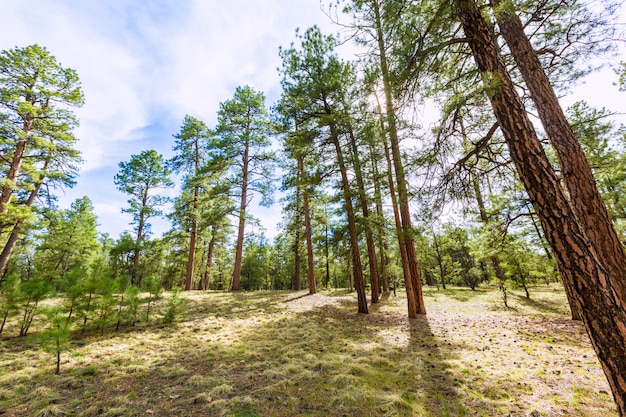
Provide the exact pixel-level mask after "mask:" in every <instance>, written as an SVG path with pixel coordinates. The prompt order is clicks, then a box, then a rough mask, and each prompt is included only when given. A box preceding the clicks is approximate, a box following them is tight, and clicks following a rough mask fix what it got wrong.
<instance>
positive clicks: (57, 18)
mask: <svg viewBox="0 0 626 417" xmlns="http://www.w3.org/2000/svg"><path fill="white" fill-rule="evenodd" d="M0 9H1V10H2V25H1V26H0V49H2V50H4V49H10V48H13V47H15V46H20V47H23V46H26V45H29V44H34V43H37V44H39V45H42V46H45V47H47V48H48V49H49V50H50V52H51V53H52V54H53V55H54V56H55V57H56V58H57V60H58V61H59V62H61V64H62V65H63V66H65V67H70V68H73V69H75V70H77V71H78V74H79V76H80V79H81V82H82V85H83V90H84V93H85V97H86V103H85V106H84V107H83V108H81V109H79V110H77V111H76V113H77V115H78V117H79V119H80V121H81V126H80V127H79V128H78V129H77V131H76V135H77V136H78V137H79V138H80V142H79V145H78V147H79V149H80V150H81V151H82V154H83V158H84V160H85V163H84V164H83V166H82V167H81V171H80V176H79V178H78V184H77V186H76V187H75V188H73V189H69V190H66V191H65V195H63V194H60V195H59V203H60V205H61V206H62V207H68V206H69V205H70V204H71V202H72V201H73V200H75V199H76V198H79V197H82V196H83V195H87V196H89V197H90V198H91V200H92V201H93V203H94V206H95V211H96V214H97V215H98V218H99V222H100V224H101V226H100V230H101V231H102V232H108V233H109V234H110V235H111V237H113V238H117V237H118V236H119V234H120V232H122V231H124V230H129V229H130V228H131V227H130V226H129V222H130V216H129V215H127V214H123V213H121V209H122V208H123V207H126V205H127V204H126V200H127V196H125V195H124V194H122V193H120V192H119V191H117V190H116V189H115V185H114V183H113V177H114V175H115V173H116V172H117V171H118V165H117V164H118V163H119V162H120V161H128V160H129V159H130V157H131V155H133V154H138V153H140V152H141V151H142V150H146V149H156V150H157V151H158V152H160V153H162V154H164V156H166V157H169V156H171V155H172V151H171V148H172V145H173V138H172V135H173V134H175V133H176V132H178V131H179V128H180V124H181V122H182V120H183V117H184V116H185V115H186V114H189V115H192V116H195V117H197V118H199V119H201V120H203V121H205V122H206V123H207V124H208V125H209V126H214V125H215V121H216V112H217V109H218V106H219V103H220V102H222V101H224V100H227V99H229V98H231V97H232V94H233V92H234V89H235V87H237V86H239V85H245V84H248V85H251V86H253V87H254V88H256V89H258V90H261V91H263V92H265V94H266V96H267V98H268V100H267V104H268V106H269V105H270V104H272V103H273V102H274V101H275V100H276V99H277V98H278V96H279V94H280V84H279V81H280V80H279V76H278V73H277V70H276V68H277V67H278V66H280V59H279V57H278V47H279V46H288V45H289V44H290V43H291V42H292V41H293V40H294V39H295V36H294V33H295V29H296V28H298V27H299V28H300V29H302V30H304V29H306V28H308V27H310V26H312V25H314V24H317V25H318V26H320V27H321V28H322V31H323V32H325V33H332V32H334V31H335V30H336V26H333V25H332V23H331V22H330V20H329V18H328V17H327V16H326V15H325V14H324V13H323V12H322V11H321V10H320V1H319V0H255V1H252V0H228V1H222V0H176V1H174V0H32V1H18V0H0ZM616 79H617V78H616V76H615V75H614V73H613V72H612V70H611V69H610V68H607V69H605V70H604V71H602V72H601V73H598V74H594V75H593V76H591V77H590V78H589V79H588V81H587V83H586V84H585V85H577V86H572V90H573V92H574V93H575V94H574V95H573V96H571V97H566V98H564V100H563V103H564V104H565V105H569V104H571V103H573V102H574V101H575V100H578V99H585V100H587V101H588V102H589V103H590V104H592V105H594V106H598V107H602V106H606V107H608V108H610V109H612V110H614V111H617V112H623V113H626V106H625V104H624V103H626V100H625V94H626V93H620V92H618V91H617V87H615V86H614V85H613V83H614V82H615V81H616ZM618 121H619V122H622V123H626V120H623V117H622V120H618ZM253 214H254V215H256V216H257V217H259V218H260V219H261V221H262V223H263V224H264V226H265V228H266V229H267V235H268V236H269V237H270V238H271V237H273V236H274V235H275V234H276V230H275V225H276V223H277V222H278V221H280V208H279V207H278V205H274V207H272V208H271V209H260V208H255V209H254V211H253ZM152 223H153V228H152V229H153V232H154V234H155V235H156V236H159V235H160V234H161V233H163V232H164V231H166V230H168V229H169V224H168V223H167V222H166V221H158V220H156V219H154V220H152Z"/></svg>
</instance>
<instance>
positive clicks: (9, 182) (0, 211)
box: [0, 120, 32, 234]
mask: <svg viewBox="0 0 626 417" xmlns="http://www.w3.org/2000/svg"><path fill="white" fill-rule="evenodd" d="M31 125H32V120H30V121H24V126H23V128H22V131H23V132H24V138H23V139H20V140H19V141H18V142H17V144H16V146H15V152H14V153H13V158H11V165H9V169H8V171H7V175H6V178H5V179H4V186H3V187H2V192H1V193H0V218H3V217H5V216H6V214H7V213H8V212H9V205H10V204H11V197H13V191H14V190H15V184H16V183H17V178H18V176H19V174H20V170H21V167H22V162H23V161H24V154H25V152H26V146H27V145H28V141H29V138H30V131H31ZM4 226H6V224H5V223H4V221H0V234H2V231H3V229H4Z"/></svg>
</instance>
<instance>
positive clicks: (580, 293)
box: [455, 0, 626, 416]
mask: <svg viewBox="0 0 626 417" xmlns="http://www.w3.org/2000/svg"><path fill="white" fill-rule="evenodd" d="M455 4H456V6H457V11H458V14H459V18H460V20H461V23H462V25H463V29H464V32H465V36H466V38H467V40H468V43H469V45H470V47H471V49H472V52H473V55H474V59H475V61H476V65H477V67H478V69H479V71H480V72H481V73H482V76H483V80H484V81H483V82H484V83H485V84H486V85H485V87H486V88H485V90H486V92H487V93H488V94H489V99H490V101H491V105H492V107H493V110H494V113H495V115H496V118H497V120H498V122H499V124H500V127H501V129H502V133H503V134H504V138H505V140H506V142H507V145H508V148H509V152H510V155H511V158H512V160H513V162H514V163H515V166H516V167H517V170H518V173H519V176H520V179H521V180H522V182H523V184H524V187H525V189H526V192H527V193H528V196H529V198H530V201H531V203H532V204H533V207H534V208H535V211H536V212H537V215H538V217H539V220H540V221H541V225H542V227H543V230H544V232H545V236H546V239H547V240H548V242H549V244H550V246H551V247H552V250H553V254H554V256H555V260H556V262H557V265H558V267H559V271H561V274H562V276H563V278H564V283H565V285H567V286H569V287H570V288H571V292H572V296H573V298H574V302H575V304H577V305H578V308H579V309H580V311H581V313H582V318H583V323H584V325H585V328H586V329H587V333H588V334H589V336H590V339H591V343H592V345H593V347H594V350H595V351H596V354H597V355H598V359H599V360H600V364H601V365H602V368H603V369H604V373H605V375H606V376H607V379H608V381H609V385H610V386H611V390H612V391H613V396H614V398H615V402H616V404H617V409H618V412H619V415H620V416H624V415H626V309H625V308H624V304H623V303H622V298H621V296H620V294H618V293H617V292H616V291H615V289H614V288H613V287H612V285H611V281H610V277H609V274H608V273H607V271H606V269H605V268H604V265H603V264H602V262H600V261H599V260H598V255H597V252H596V249H595V247H594V244H593V243H592V242H590V241H589V239H588V238H587V236H586V234H585V227H584V226H581V225H579V224H578V222H577V219H576V216H575V214H574V211H573V209H572V208H571V206H570V204H569V200H568V199H567V197H566V195H565V192H564V190H563V189H562V188H561V185H560V184H559V180H558V178H557V176H556V173H555V172H554V170H553V168H552V166H551V165H550V162H549V161H548V158H547V156H546V154H545V151H544V149H543V147H542V146H541V143H540V141H539V139H538V137H537V134H536V132H535V131H534V129H533V126H532V123H531V121H530V119H529V117H528V114H527V113H526V109H525V108H524V105H523V103H522V101H521V99H520V98H519V96H518V95H517V91H516V90H515V87H514V85H513V82H512V81H511V78H510V76H509V74H508V73H507V71H506V69H505V66H504V63H503V61H502V58H501V57H500V56H499V54H498V50H497V46H496V45H495V43H494V39H493V36H492V33H491V31H490V29H489V26H488V25H487V23H486V22H485V20H484V18H483V15H482V14H481V12H480V10H479V9H478V7H477V6H476V3H475V1H474V0H455ZM591 204H593V203H591Z"/></svg>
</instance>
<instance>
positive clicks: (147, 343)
mask: <svg viewBox="0 0 626 417" xmlns="http://www.w3.org/2000/svg"><path fill="white" fill-rule="evenodd" d="M532 293H533V298H532V299H530V300H529V299H527V298H526V297H525V295H524V293H523V292H520V291H517V290H513V291H511V292H510V294H509V296H510V304H511V309H506V308H504V307H503V306H502V303H501V299H500V294H499V291H498V289H497V288H496V287H480V288H478V289H477V290H476V291H472V290H470V289H468V288H460V287H449V288H447V289H446V290H443V289H442V288H439V289H437V288H435V287H432V288H426V289H425V293H424V296H425V299H426V303H427V306H428V309H429V314H428V315H427V316H422V317H419V318H418V319H411V320H409V319H407V317H406V314H405V303H406V299H405V297H404V295H402V294H400V293H399V294H398V295H397V296H394V295H393V294H389V293H388V294H387V295H388V297H383V300H382V302H381V303H379V304H378V305H376V306H375V307H372V308H371V311H370V314H369V315H362V314H358V313H356V312H355V311H354V308H353V305H354V303H355V295H354V293H348V292H346V291H344V290H339V291H323V292H321V293H319V294H315V295H307V294H306V293H305V292H284V291H273V292H264V291H262V292H243V293H213V292H210V293H200V292H194V293H189V292H188V293H184V294H183V295H182V297H183V299H184V300H185V305H186V309H185V312H184V313H180V314H178V315H177V316H176V320H175V322H174V323H173V324H171V325H165V324H164V323H163V321H162V319H161V318H162V317H163V315H164V314H165V311H166V310H167V308H168V302H167V301H159V302H157V303H156V306H154V308H155V309H154V318H153V319H151V320H150V321H146V320H145V318H144V317H143V315H140V317H141V318H140V319H139V320H138V321H137V323H136V324H135V326H132V327H126V328H124V329H122V330H121V331H118V332H115V331H114V329H113V328H107V329H106V330H105V331H104V332H99V331H97V330H96V329H91V330H89V331H87V332H85V333H83V332H81V331H80V330H78V329H76V330H75V331H73V332H72V333H71V335H70V338H69V340H68V342H67V344H66V346H65V349H64V352H63V354H62V364H61V373H60V374H59V375H55V373H54V372H55V365H54V362H55V358H54V355H51V354H50V353H49V352H47V351H45V350H43V349H41V348H40V345H39V344H38V343H35V340H36V339H37V337H38V336H39V335H40V334H41V332H42V331H45V330H44V329H43V328H41V327H39V326H37V325H34V328H33V329H32V330H31V335H32V336H31V337H30V338H20V337H17V336H18V334H17V332H16V331H12V332H9V333H8V334H7V335H6V336H7V337H4V338H3V339H0V357H1V358H2V359H1V360H0V409H2V410H3V411H4V414H5V415H10V416H15V417H27V416H29V417H30V416H61V415H72V416H140V415H141V416H143V415H185V416H247V417H253V416H269V415H271V416H279V417H280V416H285V417H287V416H294V415H302V416H320V417H321V416H346V415H354V416H356V415H358V416H425V417H426V416H428V417H442V416H485V417H487V416H527V415H531V413H534V414H532V415H533V416H543V417H550V416H563V415H572V416H573V415H575V416H582V417H584V416H588V417H595V416H615V415H617V414H616V412H615V408H614V404H613V400H612V398H611V395H610V394H609V393H610V389H609V387H608V384H607V383H606V379H605V377H604V375H603V373H602V369H601V368H600V366H599V364H598V361H597V359H596V358H595V356H594V353H593V350H592V348H591V346H590V343H589V340H588V337H587V335H586V334H585V331H584V328H583V326H582V324H581V323H580V322H575V321H572V320H571V319H570V318H569V309H568V307H567V301H566V299H565V296H564V293H563V291H562V288H561V287H560V286H557V285H550V286H545V285H542V286H537V287H535V288H532ZM142 296H145V295H142ZM169 298H171V296H170V295H169V294H166V295H165V299H169ZM141 308H142V309H143V308H145V305H143V303H142V306H141Z"/></svg>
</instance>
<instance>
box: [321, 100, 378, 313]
mask: <svg viewBox="0 0 626 417" xmlns="http://www.w3.org/2000/svg"><path fill="white" fill-rule="evenodd" d="M326 109H327V114H329V115H330V114H331V113H330V109H329V107H328V106H326ZM329 128H330V135H331V139H332V141H333V144H334V145H335V152H336V154H337V163H338V165H339V170H340V171H341V182H342V185H343V187H342V188H343V197H344V202H345V208H346V216H347V217H348V232H349V234H350V252H351V254H352V271H353V273H354V288H355V289H356V294H357V301H358V311H359V313H363V314H367V313H368V309H367V296H366V294H365V283H364V281H363V267H362V266H361V253H360V251H359V236H358V233H357V227H356V218H355V216H354V207H353V205H352V196H351V193H350V182H349V181H348V172H347V170H346V164H345V161H344V158H343V152H342V150H341V144H340V143H339V133H338V132H337V128H336V126H335V124H334V123H332V122H331V123H329Z"/></svg>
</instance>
